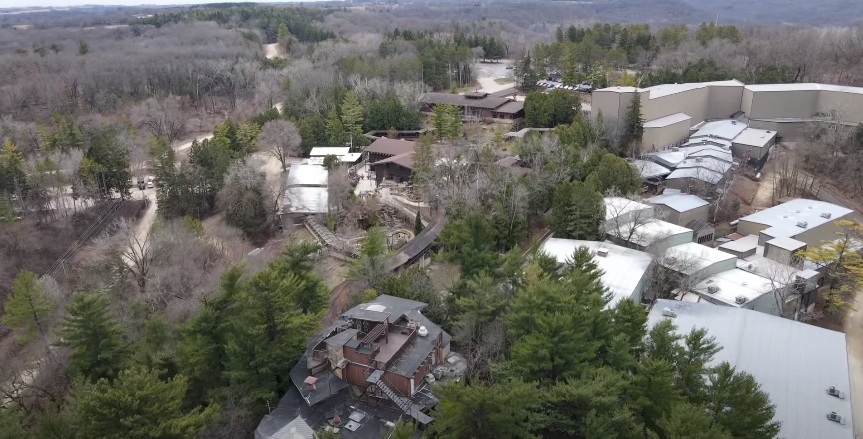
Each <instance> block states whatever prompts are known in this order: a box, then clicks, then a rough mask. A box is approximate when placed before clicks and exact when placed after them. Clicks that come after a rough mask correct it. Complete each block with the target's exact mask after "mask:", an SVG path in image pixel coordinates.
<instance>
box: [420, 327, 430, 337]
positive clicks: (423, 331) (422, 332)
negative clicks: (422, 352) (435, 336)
mask: <svg viewBox="0 0 863 439" xmlns="http://www.w3.org/2000/svg"><path fill="white" fill-rule="evenodd" d="M417 335H419V336H420V337H425V336H427V335H429V330H428V329H426V327H425V326H420V329H419V330H417Z"/></svg>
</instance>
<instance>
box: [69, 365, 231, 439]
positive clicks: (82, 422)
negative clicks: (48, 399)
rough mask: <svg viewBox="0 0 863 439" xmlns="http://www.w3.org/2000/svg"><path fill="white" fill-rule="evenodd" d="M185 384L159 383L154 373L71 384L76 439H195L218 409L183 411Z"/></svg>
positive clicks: (179, 378)
mask: <svg viewBox="0 0 863 439" xmlns="http://www.w3.org/2000/svg"><path fill="white" fill-rule="evenodd" d="M187 388H188V381H187V379H186V378H185V377H184V376H182V375H177V376H175V377H174V378H173V379H170V380H168V381H162V380H160V379H159V376H158V374H157V372H156V371H149V370H145V369H131V370H127V371H123V372H121V373H120V374H119V376H118V378H117V380H115V381H113V382H111V381H108V380H106V379H101V380H99V381H98V382H96V383H94V384H90V383H87V382H79V383H77V384H76V385H75V387H74V390H73V392H72V400H71V402H70V411H71V413H72V417H73V419H74V426H75V433H76V434H77V435H78V437H87V438H96V437H98V438H104V439H127V438H128V439H145V438H146V439H179V438H188V437H195V436H196V434H197V433H198V432H199V431H200V430H202V429H203V428H204V427H205V426H207V425H208V424H209V423H210V422H212V420H213V419H214V418H215V416H216V412H217V411H218V406H216V405H211V406H209V407H207V408H206V409H202V408H200V407H196V408H193V409H191V410H187V409H185V408H184V403H185V401H184V397H185V395H186V390H187Z"/></svg>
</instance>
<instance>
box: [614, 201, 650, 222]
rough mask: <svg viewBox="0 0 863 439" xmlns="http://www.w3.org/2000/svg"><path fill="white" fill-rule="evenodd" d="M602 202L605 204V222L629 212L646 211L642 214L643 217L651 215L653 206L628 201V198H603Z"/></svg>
mask: <svg viewBox="0 0 863 439" xmlns="http://www.w3.org/2000/svg"><path fill="white" fill-rule="evenodd" d="M603 201H604V202H605V220H606V221H609V220H613V219H615V218H617V217H619V216H622V215H626V214H627V213H629V212H636V211H639V210H646V211H648V212H645V213H644V216H645V217H647V216H652V215H653V206H651V205H649V204H643V203H640V202H638V201H635V200H630V199H629V198H623V197H605V198H604V200H603Z"/></svg>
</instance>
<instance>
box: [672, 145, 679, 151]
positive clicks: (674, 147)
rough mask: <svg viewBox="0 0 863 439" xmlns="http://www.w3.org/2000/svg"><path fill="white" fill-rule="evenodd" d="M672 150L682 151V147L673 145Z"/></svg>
mask: <svg viewBox="0 0 863 439" xmlns="http://www.w3.org/2000/svg"><path fill="white" fill-rule="evenodd" d="M671 150H672V151H674V152H677V151H680V148H678V147H676V146H672V147H671Z"/></svg>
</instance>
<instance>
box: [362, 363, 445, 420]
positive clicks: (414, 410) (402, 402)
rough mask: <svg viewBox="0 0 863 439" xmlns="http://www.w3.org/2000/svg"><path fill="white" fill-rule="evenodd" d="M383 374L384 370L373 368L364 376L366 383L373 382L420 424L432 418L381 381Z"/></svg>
mask: <svg viewBox="0 0 863 439" xmlns="http://www.w3.org/2000/svg"><path fill="white" fill-rule="evenodd" d="M383 375H384V372H383V371H382V370H375V371H374V372H372V373H371V375H369V376H368V378H366V383H368V384H374V385H375V386H376V387H377V388H378V389H380V390H381V392H383V394H384V395H386V396H387V398H389V399H390V401H392V402H394V403H395V405H397V406H398V407H399V408H400V409H401V410H402V411H403V412H405V413H407V414H408V415H410V416H411V417H412V418H414V419H416V420H417V422H419V423H420V424H423V425H427V424H429V423H431V421H433V420H434V419H433V418H432V417H431V416H429V415H427V414H425V413H423V412H422V407H420V406H419V405H417V404H414V403H413V402H411V400H410V399H407V398H405V397H403V396H401V395H399V394H398V393H396V392H395V391H394V390H393V389H390V387H389V386H388V385H386V384H385V383H384V382H383Z"/></svg>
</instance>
